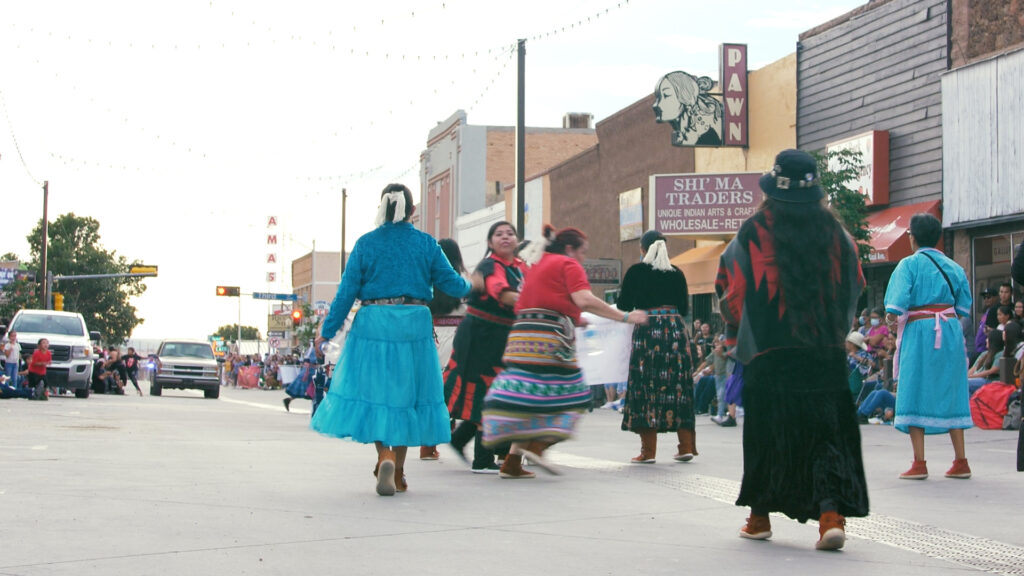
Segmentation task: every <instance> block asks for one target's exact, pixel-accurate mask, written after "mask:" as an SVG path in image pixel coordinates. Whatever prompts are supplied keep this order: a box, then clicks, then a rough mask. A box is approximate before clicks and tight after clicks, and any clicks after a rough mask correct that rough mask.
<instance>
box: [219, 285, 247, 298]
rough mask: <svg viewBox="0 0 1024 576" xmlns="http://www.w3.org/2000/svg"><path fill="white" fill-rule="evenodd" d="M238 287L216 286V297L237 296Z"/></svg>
mask: <svg viewBox="0 0 1024 576" xmlns="http://www.w3.org/2000/svg"><path fill="white" fill-rule="evenodd" d="M240 292H241V290H239V289H238V286H217V296H238V294H239V293H240Z"/></svg>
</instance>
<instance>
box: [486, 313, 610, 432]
mask: <svg viewBox="0 0 1024 576" xmlns="http://www.w3.org/2000/svg"><path fill="white" fill-rule="evenodd" d="M502 361H503V362H504V364H505V369H504V370H503V371H502V372H501V373H499V374H498V376H497V377H496V378H495V379H494V381H493V382H492V383H491V387H490V389H489V390H488V392H487V396H486V397H485V398H484V408H483V435H484V444H485V445H487V446H498V445H502V444H507V443H509V442H529V441H531V440H541V441H545V442H548V443H549V444H553V443H555V442H560V441H562V440H565V439H567V438H570V437H571V436H572V434H573V430H574V429H575V427H576V423H577V422H578V421H579V419H580V417H581V416H582V415H583V413H584V412H585V411H586V410H587V409H588V408H590V389H589V388H588V387H587V385H586V383H585V382H584V380H583V372H582V371H581V370H580V367H579V364H577V362H576V341H575V332H574V327H573V323H572V320H570V319H569V318H568V317H566V316H564V315H562V314H560V313H558V312H554V311H552V310H545V309H540V308H529V309H526V310H522V311H521V312H520V313H519V314H517V315H516V321H515V324H514V325H513V326H512V331H511V332H510V333H509V336H508V341H507V343H506V345H505V355H504V357H503V358H502Z"/></svg>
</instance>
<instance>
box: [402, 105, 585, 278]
mask: <svg viewBox="0 0 1024 576" xmlns="http://www.w3.org/2000/svg"><path fill="white" fill-rule="evenodd" d="M589 118H590V115H589V114H576V115H566V119H565V123H566V124H567V125H572V126H578V125H579V123H580V120H581V119H583V120H584V121H585V122H583V125H584V127H573V128H568V127H567V128H529V127H528V128H527V129H526V172H527V174H530V173H536V172H540V171H543V170H545V169H547V168H548V167H550V166H553V165H555V164H558V163H559V162H562V161H563V160H565V159H567V158H570V157H572V156H574V155H576V154H577V153H579V152H580V151H582V150H585V149H587V148H590V147H591V146H593V145H594V143H596V142H597V136H596V135H595V132H594V130H593V129H592V128H590V122H589ZM514 182H515V128H514V127H510V126H475V125H472V124H469V123H468V122H467V118H466V113H465V112H464V111H462V110H459V111H457V112H456V113H455V114H453V115H452V116H451V117H449V118H448V119H447V120H445V121H443V122H440V123H438V125H437V126H436V127H435V128H434V129H433V130H431V131H430V133H429V134H428V136H427V148H426V149H425V150H424V151H423V152H422V153H421V154H420V189H421V191H422V194H421V199H420V210H419V213H420V220H419V224H418V227H419V229H421V230H423V231H424V232H426V233H428V234H430V235H432V236H434V237H435V238H446V237H448V238H455V239H456V240H458V241H459V242H460V244H461V243H462V242H463V241H464V240H465V239H461V238H459V237H458V229H457V226H456V221H457V219H458V218H459V217H462V216H465V215H469V214H472V213H474V212H477V211H479V210H483V209H485V208H487V207H489V206H493V205H495V204H497V203H500V202H503V201H504V200H505V189H506V187H507V186H508V185H509V184H513V183H514ZM467 261H469V260H468V258H467Z"/></svg>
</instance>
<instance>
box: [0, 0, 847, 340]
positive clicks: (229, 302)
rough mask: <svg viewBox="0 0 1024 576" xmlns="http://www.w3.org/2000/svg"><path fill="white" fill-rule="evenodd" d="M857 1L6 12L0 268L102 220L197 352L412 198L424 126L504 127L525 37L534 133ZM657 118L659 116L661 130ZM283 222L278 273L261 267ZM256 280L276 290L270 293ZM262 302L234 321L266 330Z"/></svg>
mask: <svg viewBox="0 0 1024 576" xmlns="http://www.w3.org/2000/svg"><path fill="white" fill-rule="evenodd" d="M863 3H864V2H862V1H855V0H814V1H804V0H777V1H776V2H771V3H768V2H763V1H760V0H750V1H747V0H736V1H731V0H720V1H716V2H694V1H691V0H685V1H684V0H630V1H629V2H625V1H622V2H616V1H613V0H608V1H601V0H589V1H579V0H577V1H571V0H566V1H559V2H552V1H550V0H548V1H543V2H542V1H538V0H520V1H518V2H507V1H503V2H496V1H495V2H492V1H485V0H447V1H443V2H442V1H435V0H419V1H416V2H410V1H385V2H374V3H363V2H360V3H355V2H346V3H340V2H338V3H328V2H289V3H286V4H282V3H279V2H274V3H270V2H251V1H245V2H243V1H240V0H238V1H220V0H214V1H209V0H203V1H190V0H179V1H176V2H163V3H155V2H72V1H64V2H47V1H44V0H39V1H32V2H13V1H10V2H8V1H5V2H2V3H0V195H2V198H3V203H2V208H0V215H2V216H0V217H2V219H3V220H2V222H3V223H2V225H0V253H3V252H15V253H17V254H19V255H21V256H23V257H26V258H27V256H28V252H29V249H28V243H27V241H26V239H25V237H26V236H27V235H28V233H29V232H30V231H31V229H32V228H33V226H34V225H35V224H36V223H37V222H38V220H39V218H40V217H41V216H42V188H41V187H42V182H43V181H44V180H46V181H49V184H50V203H49V215H50V219H51V221H52V220H53V219H55V218H56V217H57V216H58V215H60V214H65V213H68V212H74V213H75V214H77V215H79V216H91V217H93V218H96V219H97V220H99V222H100V233H101V236H102V242H103V246H104V247H105V248H107V249H110V250H115V251H117V253H118V254H123V255H124V256H126V257H127V258H129V259H139V260H142V261H143V262H145V263H147V264H155V265H158V266H159V267H160V276H159V277H158V278H154V279H148V280H146V284H147V286H148V290H147V292H146V294H145V295H144V296H142V297H140V298H137V299H135V300H134V304H135V305H136V306H137V307H138V308H139V314H140V316H141V317H143V318H145V323H144V324H142V325H140V326H139V327H138V328H137V329H136V331H135V334H134V336H135V337H142V338H161V337H165V336H194V337H205V336H206V335H207V334H209V333H211V332H213V331H214V330H215V329H216V328H217V327H218V326H220V325H223V324H233V323H235V321H236V319H237V316H238V308H237V304H236V302H235V300H234V299H230V298H217V297H216V296H214V287H215V286H216V285H217V284H228V285H239V286H241V287H242V290H243V292H252V291H261V292H263V291H265V292H290V290H291V284H290V273H289V267H290V261H291V260H292V259H293V258H296V257H298V256H300V255H302V254H304V253H307V252H309V250H310V248H311V247H312V245H313V242H314V241H315V242H316V248H317V249H318V250H334V251H337V250H338V249H339V247H340V245H341V194H340V191H341V189H342V187H345V188H347V189H348V191H349V203H348V229H347V234H346V238H347V239H346V242H347V245H348V247H350V248H351V246H352V244H353V243H354V242H355V240H356V239H357V238H358V237H359V235H361V234H363V233H365V232H367V231H369V229H370V228H371V226H372V221H373V217H374V213H375V210H376V205H377V199H378V197H379V194H380V190H381V189H382V188H383V187H384V185H385V184H386V183H388V182H391V181H400V182H404V183H406V184H407V185H409V187H410V188H412V189H413V191H414V193H416V194H418V193H419V180H418V170H419V163H418V161H419V154H420V152H421V151H422V150H423V149H424V148H425V146H426V138H427V132H428V131H429V130H430V129H431V128H432V127H433V126H434V125H435V124H436V123H437V122H438V121H441V120H443V119H445V118H447V117H448V116H450V115H451V114H452V113H453V112H455V111H456V110H458V109H460V108H461V109H464V110H466V111H467V112H468V115H469V122H470V123H471V124H479V125H505V126H511V125H514V124H515V118H516V115H515V112H516V69H515V58H514V53H513V51H512V50H513V47H514V44H515V41H516V39H517V38H527V39H528V42H527V61H526V70H527V80H526V89H527V97H526V119H527V123H528V124H529V125H530V126H542V127H559V126H561V119H562V115H563V114H564V113H566V112H589V113H592V114H594V117H595V121H600V120H601V119H602V118H605V117H607V116H609V115H611V114H613V113H615V112H616V111H618V110H620V109H622V108H624V107H625V106H628V105H629V104H632V103H633V102H635V101H637V100H638V99H641V98H644V97H645V96H647V95H650V94H652V93H653V89H654V84H655V82H656V81H657V80H658V79H659V77H660V76H661V75H663V74H665V73H667V72H670V71H672V70H685V71H688V72H691V73H697V74H707V75H710V76H712V77H713V78H717V75H718V57H717V47H718V45H719V44H721V43H723V42H724V43H729V42H735V43H746V44H748V46H749V58H750V68H751V69H752V70H753V69H756V68H759V67H761V66H763V65H765V64H768V63H770V62H773V61H775V60H777V59H779V58H782V57H784V56H786V55H787V54H789V53H791V52H793V51H794V49H795V44H796V41H797V36H798V34H799V33H800V32H802V31H805V30H807V29H809V28H811V27H813V26H815V25H817V24H820V23H823V22H825V21H827V20H829V19H831V18H833V17H835V16H838V15H841V14H843V13H845V12H847V11H849V10H851V9H853V8H855V7H857V6H859V5H861V4H863ZM651 120H652V121H653V113H652V118H651ZM272 215H273V216H276V217H277V219H278V222H279V226H278V228H277V234H278V237H279V238H280V239H281V244H279V245H278V248H277V249H276V253H277V257H278V260H279V263H278V264H277V266H276V267H274V266H272V265H268V264H267V263H266V259H267V253H268V251H269V250H268V248H267V246H266V233H267V231H268V229H267V228H266V219H267V217H268V216H272ZM268 271H276V272H277V275H278V278H279V282H277V283H276V284H268V283H267V282H266V280H265V278H266V273H267V272H268ZM267 312H268V306H267V303H266V302H261V301H254V300H251V299H249V298H243V301H242V322H243V324H249V325H255V326H257V327H259V328H260V331H261V333H263V334H265V333H266V321H265V315H266V314H267Z"/></svg>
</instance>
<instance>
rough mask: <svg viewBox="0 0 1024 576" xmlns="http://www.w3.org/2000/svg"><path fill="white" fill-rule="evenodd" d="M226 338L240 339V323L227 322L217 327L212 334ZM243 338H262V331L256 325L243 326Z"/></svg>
mask: <svg viewBox="0 0 1024 576" xmlns="http://www.w3.org/2000/svg"><path fill="white" fill-rule="evenodd" d="M212 335H213V336H219V337H221V338H223V339H224V341H225V342H234V341H235V340H238V324H227V325H224V326H221V327H220V328H217V331H216V332H214V333H213V334H212ZM242 340H260V331H259V329H258V328H256V327H255V326H242Z"/></svg>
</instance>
